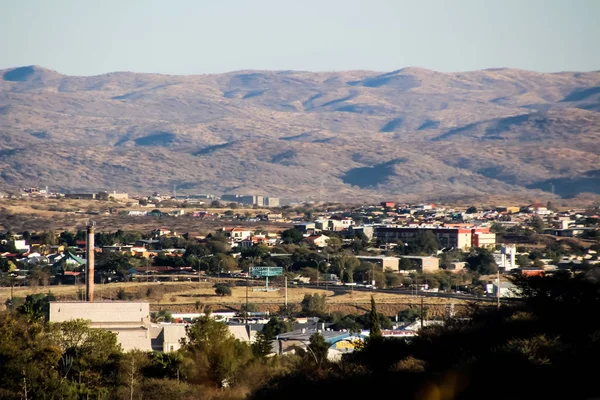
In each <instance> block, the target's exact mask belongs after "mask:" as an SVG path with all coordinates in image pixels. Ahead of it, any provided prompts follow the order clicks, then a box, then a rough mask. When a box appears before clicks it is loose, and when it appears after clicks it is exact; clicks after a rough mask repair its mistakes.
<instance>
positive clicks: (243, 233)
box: [222, 228, 254, 242]
mask: <svg viewBox="0 0 600 400" xmlns="http://www.w3.org/2000/svg"><path fill="white" fill-rule="evenodd" d="M222 232H223V235H225V237H226V238H227V239H231V240H233V241H235V242H241V241H242V240H246V239H250V238H251V237H252V235H253V234H254V232H253V231H251V230H249V229H245V228H223V229H222Z"/></svg>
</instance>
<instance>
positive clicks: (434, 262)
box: [400, 256, 440, 272]
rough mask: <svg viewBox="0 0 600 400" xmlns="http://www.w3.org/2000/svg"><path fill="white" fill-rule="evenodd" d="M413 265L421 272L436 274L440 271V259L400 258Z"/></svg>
mask: <svg viewBox="0 0 600 400" xmlns="http://www.w3.org/2000/svg"><path fill="white" fill-rule="evenodd" d="M400 258H404V259H407V260H410V261H412V262H413V263H415V266H416V267H417V268H418V269H419V270H421V271H422V272H437V271H439V269H440V259H439V258H437V257H430V256H400Z"/></svg>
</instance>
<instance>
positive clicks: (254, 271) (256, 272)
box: [250, 267, 283, 278]
mask: <svg viewBox="0 0 600 400" xmlns="http://www.w3.org/2000/svg"><path fill="white" fill-rule="evenodd" d="M250 275H252V276H256V277H259V278H264V277H268V276H279V275H283V267H250Z"/></svg>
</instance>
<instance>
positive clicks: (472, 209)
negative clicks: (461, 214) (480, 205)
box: [467, 206, 477, 214]
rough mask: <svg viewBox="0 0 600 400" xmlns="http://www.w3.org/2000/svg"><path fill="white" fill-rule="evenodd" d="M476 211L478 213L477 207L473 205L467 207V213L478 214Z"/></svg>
mask: <svg viewBox="0 0 600 400" xmlns="http://www.w3.org/2000/svg"><path fill="white" fill-rule="evenodd" d="M476 213H477V207H475V206H471V207H469V208H467V214H476Z"/></svg>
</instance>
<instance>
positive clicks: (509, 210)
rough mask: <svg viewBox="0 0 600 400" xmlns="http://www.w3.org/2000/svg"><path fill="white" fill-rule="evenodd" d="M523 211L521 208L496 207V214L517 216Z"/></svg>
mask: <svg viewBox="0 0 600 400" xmlns="http://www.w3.org/2000/svg"><path fill="white" fill-rule="evenodd" d="M520 210H521V207H517V206H499V207H496V212H498V213H503V214H516V213H518V212H519V211H520Z"/></svg>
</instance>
